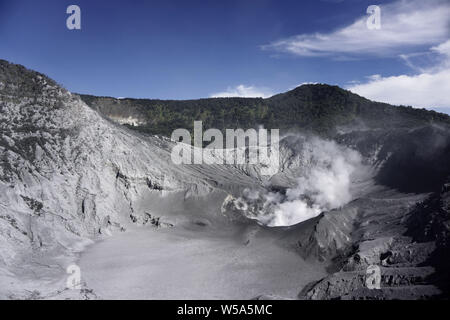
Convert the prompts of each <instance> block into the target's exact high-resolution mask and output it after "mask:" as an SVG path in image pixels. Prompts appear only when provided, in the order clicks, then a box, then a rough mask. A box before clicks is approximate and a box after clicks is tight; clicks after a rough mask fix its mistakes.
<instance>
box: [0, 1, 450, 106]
mask: <svg viewBox="0 0 450 320" xmlns="http://www.w3.org/2000/svg"><path fill="white" fill-rule="evenodd" d="M414 2H415V3H417V6H419V7H414V6H413V7H412V8H411V6H410V5H409V3H414ZM433 2H435V3H434V4H433ZM71 4H76V5H78V6H79V7H80V8H81V28H82V29H81V30H68V29H67V28H66V19H67V17H68V16H69V15H68V14H66V8H67V7H68V6H69V5H71ZM371 4H374V3H373V1H363V0H361V1H358V0H343V1H339V0H334V1H333V0H328V1H317V0H315V1H313V0H311V1H298V0H293V1H279V0H278V1H276V0H239V1H236V0H227V1H206V0H204V1H194V0H184V1H181V0H180V1H167V0H166V1H111V0H110V1H103V0H96V1H92V0H90V1H82V0H72V1H62V0H54V1H31V0H16V1H12V0H11V1H9V0H0V39H1V41H0V58H2V59H6V60H9V61H11V62H15V63H19V64H23V65H25V66H26V67H29V68H32V69H35V70H38V71H40V72H43V73H45V74H47V75H49V76H50V77H51V78H53V79H55V80H56V81H58V82H59V83H60V84H62V85H63V86H64V87H66V88H67V89H69V90H70V91H73V92H78V93H89V94H95V95H105V96H114V97H137V98H144V97H147V98H163V99H167V98H172V99H191V98H200V97H209V96H212V95H215V96H223V95H242V96H248V95H264V96H268V95H271V94H274V93H279V92H284V91H287V90H288V89H291V88H293V87H295V86H297V85H299V84H301V83H305V82H321V83H329V84H337V85H339V86H341V87H345V88H350V89H354V90H352V91H355V92H358V93H363V95H366V96H369V97H370V98H375V99H376V100H383V99H384V100H386V99H388V100H389V97H383V96H381V97H379V96H377V94H376V93H373V91H374V90H375V91H377V90H378V92H383V91H385V90H384V89H383V85H384V83H385V82H386V81H388V82H389V81H390V82H392V81H394V82H396V81H397V80H396V79H397V78H398V77H401V76H404V77H409V78H412V79H413V80H414V77H416V76H420V75H421V74H422V73H424V72H429V70H426V71H424V68H432V67H437V66H441V65H442V64H446V62H445V61H446V60H445V59H440V60H439V62H438V61H437V58H436V57H435V56H432V55H443V54H445V53H446V51H445V50H446V47H445V46H442V47H443V48H444V49H443V50H444V53H442V52H437V51H436V50H434V51H433V50H432V49H431V48H435V47H436V46H439V45H440V44H444V45H445V41H446V40H448V33H445V32H446V31H445V30H442V28H445V27H442V25H443V23H444V22H445V21H444V22H442V23H441V21H439V23H436V26H434V24H433V28H431V29H432V30H425V31H423V30H422V31H421V30H416V31H415V32H405V31H404V30H403V29H404V27H405V24H403V25H402V24H400V25H398V23H397V22H396V21H397V20H398V19H397V17H396V16H395V15H398V14H399V13H401V12H403V11H406V12H412V13H414V12H423V11H424V8H423V4H419V2H418V1H411V2H408V3H406V2H398V1H397V2H396V1H381V2H380V1H378V2H377V3H376V4H378V5H380V6H381V9H382V11H381V13H382V15H381V17H382V20H381V21H382V30H381V31H380V30H366V29H367V28H364V27H361V25H362V24H360V25H356V26H353V27H352V24H354V23H355V21H356V22H357V21H359V20H361V19H366V17H367V14H366V9H367V7H368V6H369V5H371ZM436 5H438V6H439V5H440V6H443V8H444V9H445V10H447V9H448V5H447V2H446V1H437V0H436V1H431V3H430V5H429V6H428V7H427V8H425V9H430V10H431V8H432V6H434V7H435V6H436ZM385 8H386V9H385ZM441 9H442V8H441ZM402 10H403V11H402ZM445 10H444V13H448V12H446V11H445ZM425 11H426V10H425ZM441 11H442V10H441ZM430 15H431V17H433V20H438V19H441V20H443V19H444V20H445V19H446V18H445V17H446V16H445V15H444V16H440V15H439V16H437V15H438V14H437V13H436V12H430ZM430 15H429V16H430ZM429 16H425V17H419V19H423V20H424V21H423V23H424V25H425V24H426V25H427V26H428V25H429V20H427V19H428V18H429ZM384 18H386V19H387V20H386V21H384ZM364 21H365V20H364ZM447 22H448V21H447ZM416 25H417V23H416ZM383 26H386V29H383ZM419 26H420V23H419ZM360 29H365V30H361V31H360ZM426 29H430V28H426ZM355 30H356V31H355ZM385 30H389V32H391V33H392V32H394V34H395V32H399V39H400V40H398V41H392V40H389V39H391V37H385V38H383V37H380V39H381V40H380V39H379V42H378V43H379V44H374V43H373V40H370V39H372V38H373V36H372V35H373V34H375V33H367V32H377V31H380V32H378V34H377V35H375V36H374V37H375V38H377V37H379V35H382V34H383V33H382V32H387V31H385ZM402 30H403V31H402ZM339 31H343V32H342V34H344V36H343V35H342V34H339ZM347 31H348V32H347ZM352 32H353V33H352ZM360 32H361V34H359V33H360ZM414 33H418V35H414ZM318 34H319V35H323V36H325V37H327V41H326V42H323V41H322V40H321V37H320V36H317V35H318ZM346 34H351V39H350V40H349V39H347V38H345V37H346ZM408 34H409V36H407V35H408ZM367 35H368V36H367ZM430 35H431V36H430ZM446 36H447V38H446ZM343 37H344V38H343ZM402 37H405V39H402ZM366 38H369V39H367V40H364V39H366ZM407 38H409V39H411V38H413V40H416V38H417V41H412V42H411V41H409V40H408V39H407ZM352 39H357V41H353V40H352ZM358 39H359V40H358ZM383 39H388V40H387V44H382V43H384V42H386V41H384V40H383ZM403 40H404V41H403ZM408 41H409V42H408ZM364 42H366V43H364ZM367 42H369V44H367ZM392 42H393V43H392ZM370 43H371V44H370ZM403 43H406V45H403ZM352 46H355V47H354V48H353V47H352ZM299 48H300V49H301V50H299ZM305 48H309V49H307V50H305ZM311 48H313V49H311ZM345 48H347V49H348V48H350V49H349V50H347V49H345ZM430 50H431V51H430ZM423 61H425V62H423ZM430 70H431V69H430ZM433 72H440V69H439V70H435V71H433ZM445 76H446V74H445ZM399 79H400V80H401V78H399ZM440 79H441V78H440ZM444 79H447V78H445V77H444ZM400 80H398V81H397V83H399V81H400ZM440 82H442V81H440ZM380 85H381V88H378V87H377V86H380ZM446 85H447V86H448V85H450V84H449V83H447V84H446ZM364 86H365V87H364ZM389 87H392V84H391V85H390V86H389ZM377 88H378V89H377ZM443 89H445V87H444V88H443ZM449 89H450V88H449ZM358 90H359V91H358ZM364 93H365V94H364ZM371 94H372V95H375V96H374V97H372V96H370V95H371ZM425 94H426V93H425ZM430 94H431V93H430ZM378 95H379V94H378ZM433 96H435V94H434V95H433ZM396 99H397V100H398V97H397V98H396ZM396 99H393V101H392V102H393V103H398V101H397V100H396ZM442 99H443V100H442ZM442 99H441V100H439V101H438V102H434V101H433V106H438V107H441V108H444V109H445V108H447V107H450V103H448V102H447V101H446V100H445V98H442ZM391 100H392V97H391ZM400 100H401V99H400ZM424 100H425V101H428V100H426V98H424ZM415 101H417V99H415ZM388 102H391V101H390V100H389V101H388ZM402 102H403V101H400V103H402ZM407 103H408V101H406V103H405V104H407ZM425 103H426V102H425ZM418 106H422V105H420V104H419V105H418ZM444 111H445V110H444Z"/></svg>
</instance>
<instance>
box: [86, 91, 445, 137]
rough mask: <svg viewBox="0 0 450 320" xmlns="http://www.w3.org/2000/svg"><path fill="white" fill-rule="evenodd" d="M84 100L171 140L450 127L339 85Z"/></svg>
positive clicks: (436, 116) (429, 114) (431, 115)
mask: <svg viewBox="0 0 450 320" xmlns="http://www.w3.org/2000/svg"><path fill="white" fill-rule="evenodd" d="M80 96H81V98H82V100H83V101H84V102H85V103H86V104H88V105H89V106H91V107H92V108H94V109H96V110H98V111H100V112H101V113H102V114H103V115H105V116H106V117H108V118H111V119H112V120H115V121H117V122H121V123H125V124H127V123H128V124H130V125H132V126H133V127H134V129H137V130H139V131H143V132H147V133H150V134H163V135H166V136H170V134H171V132H172V131H173V130H174V129H177V128H187V129H191V128H192V125H193V121H194V120H202V121H203V123H204V127H205V128H208V127H213V128H219V129H224V128H252V127H257V126H259V125H263V126H264V127H266V128H279V129H281V130H282V131H288V130H302V131H311V132H313V133H316V134H320V135H326V136H334V135H335V134H336V128H338V127H340V126H351V127H367V128H370V129H376V128H382V129H387V128H399V127H403V128H413V127H417V126H421V125H425V124H430V123H441V124H446V125H450V116H448V115H446V114H442V113H438V112H435V111H429V110H425V109H415V108H412V107H404V106H392V105H389V104H386V103H380V102H373V101H370V100H368V99H365V98H363V97H360V96H358V95H356V94H354V93H352V92H350V91H347V90H344V89H342V88H340V87H338V86H330V85H326V84H307V85H302V86H300V87H297V88H295V89H293V90H291V91H288V92H285V93H281V94H277V95H274V96H272V97H270V98H267V99H262V98H206V99H197V100H158V99H131V98H125V99H116V98H111V97H96V96H91V95H83V94H81V95H80Z"/></svg>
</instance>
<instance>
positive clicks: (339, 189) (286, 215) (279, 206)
mask: <svg viewBox="0 0 450 320" xmlns="http://www.w3.org/2000/svg"><path fill="white" fill-rule="evenodd" d="M301 141H302V143H300V144H297V145H296V147H295V148H296V149H297V150H294V151H293V155H290V158H291V159H292V158H294V159H296V158H297V159H298V161H299V162H298V163H299V169H300V170H299V171H300V174H299V175H298V176H297V178H296V186H295V187H292V188H288V189H286V190H285V192H280V191H278V192H267V193H262V192H258V193H257V194H255V193H256V192H255V191H250V190H246V191H245V192H244V194H243V196H242V197H241V198H239V199H237V202H238V203H239V204H240V209H241V210H242V209H243V208H244V207H245V209H246V210H245V211H246V212H243V213H244V214H245V215H247V216H248V217H250V218H253V219H257V220H258V221H259V222H260V223H262V224H264V225H268V226H287V225H293V224H296V223H299V222H302V221H305V220H308V219H311V218H314V217H316V216H317V215H319V214H320V213H321V212H324V211H328V210H331V209H334V208H338V207H341V206H342V205H344V204H346V203H348V202H350V201H351V200H352V197H353V196H352V183H353V182H354V181H355V180H356V179H359V178H361V174H364V173H367V172H368V170H367V168H366V167H365V166H364V165H363V163H362V157H361V155H360V154H359V153H358V152H357V151H355V150H352V149H350V148H347V147H344V146H340V145H338V144H337V143H335V142H334V141H327V140H323V139H320V138H316V137H313V138H309V139H303V140H301ZM291 161H292V160H291ZM291 166H292V165H291ZM255 199H257V200H255ZM243 203H245V206H243V205H242V204H243Z"/></svg>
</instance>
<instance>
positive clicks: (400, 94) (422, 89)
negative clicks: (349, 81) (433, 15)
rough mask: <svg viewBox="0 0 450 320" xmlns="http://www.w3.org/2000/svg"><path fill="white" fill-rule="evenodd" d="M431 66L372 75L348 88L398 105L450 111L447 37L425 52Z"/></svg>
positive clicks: (449, 54)
mask: <svg viewBox="0 0 450 320" xmlns="http://www.w3.org/2000/svg"><path fill="white" fill-rule="evenodd" d="M427 54H428V56H430V57H433V59H434V61H435V63H434V65H431V66H428V67H415V66H412V67H414V69H416V70H420V73H418V74H415V75H398V76H390V77H382V76H380V75H372V76H370V77H369V78H368V81H367V82H365V83H362V84H355V85H351V86H349V87H348V89H349V90H350V91H352V92H354V93H357V94H359V95H362V96H364V97H366V98H369V99H372V100H376V101H381V102H387V103H391V104H397V105H400V104H401V105H410V106H415V107H423V108H427V107H434V108H441V109H440V111H446V112H447V113H450V94H449V92H450V40H448V41H446V42H443V43H441V44H439V45H438V46H435V47H432V48H431V49H430V51H429V52H428V53H427Z"/></svg>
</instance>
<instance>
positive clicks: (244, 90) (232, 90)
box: [210, 84, 273, 98]
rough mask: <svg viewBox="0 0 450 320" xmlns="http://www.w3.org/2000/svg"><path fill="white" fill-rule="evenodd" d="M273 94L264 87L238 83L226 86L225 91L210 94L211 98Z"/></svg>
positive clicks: (263, 96) (266, 95) (264, 96)
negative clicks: (234, 85) (233, 85)
mask: <svg viewBox="0 0 450 320" xmlns="http://www.w3.org/2000/svg"><path fill="white" fill-rule="evenodd" d="M272 95H273V92H272V90H270V89H269V88H266V87H255V86H246V85H243V84H240V85H238V86H236V87H228V88H227V89H226V90H225V91H222V92H217V93H213V94H211V95H210V96H211V97H212V98H224V97H246V98H251V97H262V98H267V97H270V96H272Z"/></svg>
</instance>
